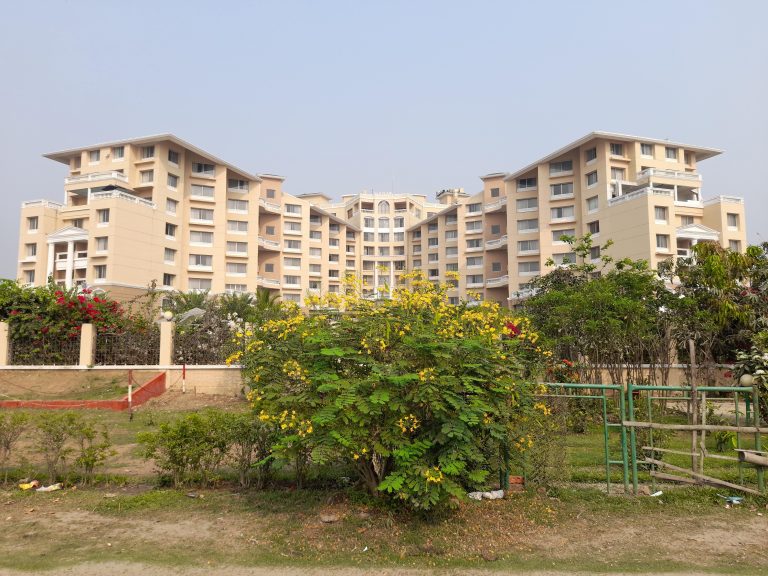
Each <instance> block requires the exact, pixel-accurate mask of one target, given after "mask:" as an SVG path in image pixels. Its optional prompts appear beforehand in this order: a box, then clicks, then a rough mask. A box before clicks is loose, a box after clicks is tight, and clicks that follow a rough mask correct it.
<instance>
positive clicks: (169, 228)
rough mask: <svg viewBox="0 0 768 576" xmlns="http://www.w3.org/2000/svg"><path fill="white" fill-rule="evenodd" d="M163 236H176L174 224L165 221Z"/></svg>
mask: <svg viewBox="0 0 768 576" xmlns="http://www.w3.org/2000/svg"><path fill="white" fill-rule="evenodd" d="M165 237H166V238H176V224H171V223H170V222H166V223H165Z"/></svg>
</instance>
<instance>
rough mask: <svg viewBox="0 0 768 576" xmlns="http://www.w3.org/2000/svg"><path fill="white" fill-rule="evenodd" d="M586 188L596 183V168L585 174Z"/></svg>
mask: <svg viewBox="0 0 768 576" xmlns="http://www.w3.org/2000/svg"><path fill="white" fill-rule="evenodd" d="M586 179H587V188H590V187H592V186H594V185H596V184H597V170H594V171H592V172H590V173H589V174H587V177H586Z"/></svg>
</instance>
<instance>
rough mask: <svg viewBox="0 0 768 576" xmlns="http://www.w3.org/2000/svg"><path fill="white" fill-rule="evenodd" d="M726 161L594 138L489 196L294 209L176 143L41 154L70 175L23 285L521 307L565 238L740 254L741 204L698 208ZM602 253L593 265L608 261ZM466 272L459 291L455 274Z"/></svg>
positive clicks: (656, 252)
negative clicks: (712, 172)
mask: <svg viewBox="0 0 768 576" xmlns="http://www.w3.org/2000/svg"><path fill="white" fill-rule="evenodd" d="M719 153H720V151H719V150H715V149H710V148H702V147H697V146H690V145H684V144H678V143H671V142H668V141H661V140H653V139H646V138H637V137H634V136H626V135H620V134H610V133H603V132H593V133H591V134H588V135H587V136H585V137H584V138H581V139H580V140H577V141H575V142H573V143H571V144H570V145H568V146H566V147H564V148H561V149H560V150H557V151H556V152H554V153H552V154H550V155H548V156H546V157H544V158H542V159H540V160H538V161H536V162H534V163H533V164H530V165H528V166H526V167H525V168H522V169H521V170H518V171H516V172H511V173H510V172H502V173H493V174H488V175H486V176H483V177H481V181H482V190H481V191H480V192H477V193H475V194H468V193H465V192H464V191H463V190H462V189H449V190H442V191H440V192H438V194H437V198H436V201H435V202H431V201H428V200H427V197H426V196H424V195H420V194H390V193H372V192H371V193H368V192H363V193H361V194H354V195H346V196H342V198H341V200H340V201H334V200H332V199H331V198H329V197H328V196H325V195H323V194H302V195H297V196H294V195H291V194H288V193H286V192H285V191H283V178H282V177H280V176H275V175H270V174H252V173H250V172H248V171H247V170H243V169H241V168H238V167H236V166H233V165H231V164H229V163H227V162H225V161H223V160H220V159H218V158H216V157H215V156H213V155H211V154H209V153H207V152H205V151H203V150H201V149H199V148H196V147H195V146H193V145H191V144H189V143H187V142H184V141H183V140H181V139H179V138H177V137H175V136H173V135H170V134H164V135H158V136H150V137H146V138H138V139H133V140H124V141H117V142H109V143H105V144H100V145H96V146H89V147H86V148H77V149H70V150H63V151H60V152H54V153H51V154H46V157H47V158H50V159H52V160H55V161H57V162H61V163H62V164H64V165H66V166H67V168H68V173H67V175H66V177H65V180H64V200H63V202H61V203H59V202H53V201H49V200H37V201H31V202H25V203H24V204H23V206H22V211H21V226H20V241H19V269H18V276H19V278H20V280H21V281H22V282H24V283H26V284H29V285H41V284H43V283H45V282H46V280H47V278H48V277H50V276H52V277H53V278H54V280H55V281H56V282H58V283H60V284H61V285H62V286H66V287H72V286H85V285H87V286H91V287H100V288H103V289H105V290H109V291H110V292H111V293H113V295H115V297H118V298H120V297H130V296H132V295H134V294H137V293H139V292H141V291H143V290H145V289H146V287H147V286H148V285H149V284H150V283H151V282H153V281H154V282H156V284H157V286H158V287H159V288H161V289H165V290H182V291H187V290H208V291H211V292H213V293H222V292H253V291H255V290H256V289H257V288H258V287H263V288H266V289H269V290H271V291H275V292H276V293H279V294H280V295H281V296H282V298H283V299H285V300H290V301H295V302H301V301H303V299H304V297H305V296H307V295H309V294H320V293H328V292H338V291H339V290H340V287H341V285H342V281H343V279H344V277H345V276H346V275H347V274H354V275H355V276H357V277H358V278H359V279H360V280H362V282H363V286H364V291H365V294H366V295H368V296H370V297H381V296H386V295H387V294H388V292H390V291H391V289H392V287H393V286H395V285H397V284H398V283H399V281H400V277H401V275H402V274H403V273H404V272H405V271H406V270H413V269H422V270H424V271H425V273H426V274H427V276H428V277H429V278H430V279H431V280H434V281H446V280H447V279H448V281H449V282H451V283H452V284H454V288H453V289H452V290H451V292H450V293H449V296H450V298H451V299H452V300H453V301H458V300H459V299H462V298H467V297H472V298H484V299H489V300H495V301H499V302H505V303H506V302H508V301H509V300H510V299H512V300H514V299H515V298H517V297H519V296H521V295H523V296H524V295H525V291H526V289H527V287H528V283H529V282H530V279H531V278H532V277H534V276H537V275H539V274H543V273H546V271H547V268H546V265H545V264H546V262H547V260H548V259H550V258H551V259H553V260H554V261H555V263H563V262H565V261H573V259H574V255H573V254H569V253H568V245H567V244H565V243H564V242H562V241H561V237H562V236H563V235H583V234H585V233H587V232H591V233H592V235H593V237H594V238H595V240H596V243H600V242H604V241H605V240H607V239H609V238H610V239H612V240H613V241H614V247H613V248H612V254H613V255H614V256H615V257H631V258H644V259H646V260H648V261H649V262H650V263H651V265H652V266H655V265H656V264H657V263H658V262H659V261H660V260H663V259H665V258H670V257H675V256H678V255H687V254H688V253H689V252H688V251H689V250H690V248H691V246H693V245H694V244H695V243H696V242H699V241H715V242H720V243H721V244H722V245H723V246H726V247H729V248H732V249H735V250H742V249H743V248H744V247H745V245H746V232H745V230H744V203H743V200H742V199H741V198H737V197H731V196H717V197H712V198H710V199H708V200H706V201H705V200H704V198H703V196H702V193H701V183H702V179H701V175H700V174H699V173H698V170H697V166H698V162H701V161H702V160H705V159H707V158H710V157H712V156H714V155H716V154H719ZM599 256H600V254H599V248H597V247H596V248H595V249H594V250H593V253H592V255H591V257H592V258H595V259H597V258H599ZM451 271H455V272H459V280H458V281H455V280H451V279H449V278H448V275H447V273H448V272H451Z"/></svg>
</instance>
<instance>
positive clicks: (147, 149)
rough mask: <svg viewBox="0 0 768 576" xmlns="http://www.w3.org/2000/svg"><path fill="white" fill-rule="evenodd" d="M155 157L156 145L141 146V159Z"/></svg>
mask: <svg viewBox="0 0 768 576" xmlns="http://www.w3.org/2000/svg"><path fill="white" fill-rule="evenodd" d="M154 157H155V147H154V146H142V147H141V159H142V160H147V159H149V158H154Z"/></svg>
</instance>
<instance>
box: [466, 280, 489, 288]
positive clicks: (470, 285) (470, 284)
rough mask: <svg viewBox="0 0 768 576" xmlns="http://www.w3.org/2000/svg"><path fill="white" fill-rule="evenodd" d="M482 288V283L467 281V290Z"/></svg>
mask: <svg viewBox="0 0 768 576" xmlns="http://www.w3.org/2000/svg"><path fill="white" fill-rule="evenodd" d="M483 286H485V284H484V283H483V282H474V281H472V282H470V281H467V288H482V287H483Z"/></svg>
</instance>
